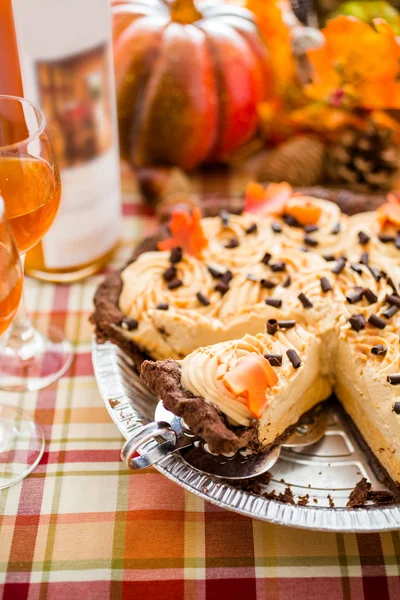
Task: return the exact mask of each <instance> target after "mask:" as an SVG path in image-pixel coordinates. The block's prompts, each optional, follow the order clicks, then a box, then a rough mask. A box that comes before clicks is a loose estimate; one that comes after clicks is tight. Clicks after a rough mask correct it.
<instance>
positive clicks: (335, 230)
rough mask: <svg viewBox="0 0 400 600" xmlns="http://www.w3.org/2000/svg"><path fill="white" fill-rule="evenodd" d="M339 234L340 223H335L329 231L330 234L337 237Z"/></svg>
mask: <svg viewBox="0 0 400 600" xmlns="http://www.w3.org/2000/svg"><path fill="white" fill-rule="evenodd" d="M339 232H340V223H336V225H335V227H334V228H333V229H332V231H331V234H332V235H337V234H338V233H339Z"/></svg>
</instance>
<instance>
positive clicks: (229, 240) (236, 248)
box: [202, 213, 278, 271]
mask: <svg viewBox="0 0 400 600" xmlns="http://www.w3.org/2000/svg"><path fill="white" fill-rule="evenodd" d="M254 224H256V226H257V227H256V229H255V230H254V231H252V229H254ZM271 224H272V221H271V219H269V218H262V217H259V216H257V215H254V214H252V213H243V214H242V215H233V214H229V215H228V216H227V219H226V220H224V219H222V218H221V217H207V218H205V219H203V220H202V226H203V231H204V233H205V234H206V237H207V238H208V242H209V244H208V247H207V248H206V249H205V250H204V252H203V256H204V260H205V261H206V262H207V264H210V265H213V266H218V265H223V266H224V267H225V268H229V269H231V270H232V271H237V270H242V269H244V268H246V269H250V266H251V265H254V264H257V263H259V262H260V261H261V259H262V258H263V256H264V254H265V252H267V251H270V250H271V248H273V246H274V244H276V243H277V241H278V236H277V234H274V232H273V230H272V227H271ZM235 244H237V245H235Z"/></svg>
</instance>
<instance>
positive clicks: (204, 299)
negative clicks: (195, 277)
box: [196, 292, 210, 306]
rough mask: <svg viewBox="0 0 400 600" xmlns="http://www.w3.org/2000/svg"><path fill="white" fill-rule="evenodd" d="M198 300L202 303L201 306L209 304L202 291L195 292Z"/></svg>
mask: <svg viewBox="0 0 400 600" xmlns="http://www.w3.org/2000/svg"><path fill="white" fill-rule="evenodd" d="M196 296H197V299H198V301H199V302H200V303H201V304H202V305H203V306H209V305H210V301H209V299H208V298H207V296H205V295H204V294H203V292H197V294H196Z"/></svg>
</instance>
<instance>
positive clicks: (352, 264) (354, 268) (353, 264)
mask: <svg viewBox="0 0 400 600" xmlns="http://www.w3.org/2000/svg"><path fill="white" fill-rule="evenodd" d="M350 269H352V270H353V271H355V273H357V274H358V275H362V268H361V267H359V266H358V265H357V264H355V263H351V265H350Z"/></svg>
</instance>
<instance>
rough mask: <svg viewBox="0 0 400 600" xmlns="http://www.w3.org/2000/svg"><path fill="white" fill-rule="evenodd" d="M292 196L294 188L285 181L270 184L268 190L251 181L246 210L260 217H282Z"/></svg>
mask: <svg viewBox="0 0 400 600" xmlns="http://www.w3.org/2000/svg"><path fill="white" fill-rule="evenodd" d="M292 195H293V189H292V186H291V185H290V184H289V183H286V182H285V181H283V182H282V183H270V184H269V185H268V186H267V187H266V188H265V187H264V186H263V185H261V183H256V182H255V181H250V182H249V183H248V184H247V187H246V191H245V198H244V210H245V211H246V212H251V213H255V214H258V215H260V216H267V215H281V214H282V213H283V211H284V209H285V206H286V203H287V201H288V200H289V198H291V197H292Z"/></svg>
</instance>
